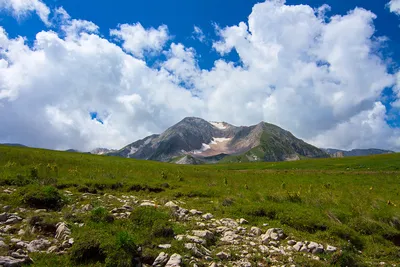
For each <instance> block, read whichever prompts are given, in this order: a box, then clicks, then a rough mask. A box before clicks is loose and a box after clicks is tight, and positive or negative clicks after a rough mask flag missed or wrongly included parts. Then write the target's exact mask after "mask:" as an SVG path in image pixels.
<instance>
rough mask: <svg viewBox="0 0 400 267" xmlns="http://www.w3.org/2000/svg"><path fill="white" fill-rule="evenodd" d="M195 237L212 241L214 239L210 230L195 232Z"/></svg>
mask: <svg viewBox="0 0 400 267" xmlns="http://www.w3.org/2000/svg"><path fill="white" fill-rule="evenodd" d="M192 232H193V235H195V236H198V237H201V238H204V239H206V240H210V239H213V238H214V234H213V233H212V232H211V231H209V230H194V231H192Z"/></svg>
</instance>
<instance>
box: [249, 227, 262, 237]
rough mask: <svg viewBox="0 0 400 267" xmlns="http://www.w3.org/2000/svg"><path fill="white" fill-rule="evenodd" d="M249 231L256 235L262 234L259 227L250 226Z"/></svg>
mask: <svg viewBox="0 0 400 267" xmlns="http://www.w3.org/2000/svg"><path fill="white" fill-rule="evenodd" d="M250 233H252V234H254V235H256V236H259V235H261V234H262V231H261V229H260V228H258V227H251V229H250Z"/></svg>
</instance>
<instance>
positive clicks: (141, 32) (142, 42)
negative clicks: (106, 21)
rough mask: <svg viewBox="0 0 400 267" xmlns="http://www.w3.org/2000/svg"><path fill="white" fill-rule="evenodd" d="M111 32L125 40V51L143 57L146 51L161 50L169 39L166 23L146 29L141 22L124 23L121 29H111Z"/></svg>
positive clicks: (154, 51)
mask: <svg viewBox="0 0 400 267" xmlns="http://www.w3.org/2000/svg"><path fill="white" fill-rule="evenodd" d="M110 34H111V35H112V36H115V37H116V38H118V39H119V40H121V41H122V42H123V44H122V47H123V48H124V50H125V51H127V52H129V53H132V55H134V56H136V57H139V58H143V57H144V53H145V52H147V53H150V54H151V53H156V52H160V51H161V50H162V48H163V47H164V44H165V43H166V42H167V41H168V39H169V35H168V27H167V26H166V25H161V26H160V27H158V28H157V29H154V28H149V29H145V28H143V26H142V25H141V24H140V23H136V24H132V25H130V24H122V25H120V26H119V29H117V30H111V31H110Z"/></svg>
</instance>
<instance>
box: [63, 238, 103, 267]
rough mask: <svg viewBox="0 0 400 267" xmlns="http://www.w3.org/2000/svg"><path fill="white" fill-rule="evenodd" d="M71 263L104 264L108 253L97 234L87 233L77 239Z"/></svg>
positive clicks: (72, 250)
mask: <svg viewBox="0 0 400 267" xmlns="http://www.w3.org/2000/svg"><path fill="white" fill-rule="evenodd" d="M70 255H71V261H72V262H75V263H78V264H88V263H96V262H102V263H103V262H104V261H105V259H106V253H105V251H104V249H103V248H102V247H101V243H100V239H99V238H98V237H97V235H96V234H93V233H90V232H89V233H87V234H85V235H83V236H81V237H80V238H77V240H76V241H75V243H74V245H73V246H72V248H71V254H70Z"/></svg>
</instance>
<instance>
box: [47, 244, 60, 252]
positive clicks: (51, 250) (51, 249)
mask: <svg viewBox="0 0 400 267" xmlns="http://www.w3.org/2000/svg"><path fill="white" fill-rule="evenodd" d="M47 252H48V253H55V252H58V247H57V246H51V247H49V249H48V250H47Z"/></svg>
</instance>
